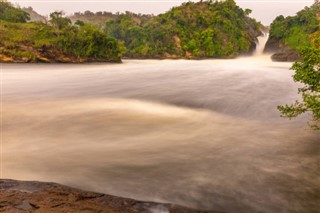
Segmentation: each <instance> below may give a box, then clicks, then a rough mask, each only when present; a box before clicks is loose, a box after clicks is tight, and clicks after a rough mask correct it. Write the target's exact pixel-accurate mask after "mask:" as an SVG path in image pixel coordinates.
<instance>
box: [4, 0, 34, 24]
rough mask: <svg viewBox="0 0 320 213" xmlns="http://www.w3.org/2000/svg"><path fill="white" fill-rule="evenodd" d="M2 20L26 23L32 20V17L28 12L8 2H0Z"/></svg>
mask: <svg viewBox="0 0 320 213" xmlns="http://www.w3.org/2000/svg"><path fill="white" fill-rule="evenodd" d="M0 20H5V21H9V22H16V23H19V22H20V23H25V22H27V21H28V20H30V16H29V14H28V13H27V12H25V11H23V10H21V9H19V8H15V7H13V5H12V4H11V3H9V2H7V1H6V0H0Z"/></svg>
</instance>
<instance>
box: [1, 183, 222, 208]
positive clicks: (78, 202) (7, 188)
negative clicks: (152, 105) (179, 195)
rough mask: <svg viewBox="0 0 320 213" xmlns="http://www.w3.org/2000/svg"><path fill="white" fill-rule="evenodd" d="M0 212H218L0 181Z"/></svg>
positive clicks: (70, 189) (53, 185)
mask: <svg viewBox="0 0 320 213" xmlns="http://www.w3.org/2000/svg"><path fill="white" fill-rule="evenodd" d="M0 212H45V213H50V212H55V213H56V212H69V213H70V212H106V213H137V212H141V213H218V212H216V211H205V210H193V209H189V208H185V207H181V206H177V205H172V204H162V203H154V202H142V201H136V200H133V199H127V198H120V197H115V196H111V195H105V194H101V193H94V192H87V191H82V190H79V189H75V188H71V187H67V186H63V185H60V184H56V183H44V182H36V181H16V180H8V179H2V180H0Z"/></svg>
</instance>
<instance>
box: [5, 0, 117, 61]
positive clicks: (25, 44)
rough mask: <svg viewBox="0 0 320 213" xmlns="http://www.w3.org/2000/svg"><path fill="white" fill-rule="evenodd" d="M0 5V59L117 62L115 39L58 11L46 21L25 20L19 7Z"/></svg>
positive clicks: (25, 17)
mask: <svg viewBox="0 0 320 213" xmlns="http://www.w3.org/2000/svg"><path fill="white" fill-rule="evenodd" d="M0 8H1V9H3V11H2V12H3V13H2V15H1V16H0V17H1V26H0V38H1V39H0V59H1V61H18V62H36V61H43V62H50V61H58V62H83V61H115V62H116V61H117V62H118V61H120V56H121V53H120V48H119V46H118V42H117V40H116V39H114V38H110V37H109V36H107V35H106V34H105V33H104V32H102V31H101V30H99V29H97V28H95V27H93V26H90V25H86V24H84V23H81V22H77V24H75V25H72V24H71V20H70V19H69V18H65V17H63V16H62V13H61V12H54V13H52V14H51V15H50V20H49V21H48V23H47V24H46V23H43V22H29V23H25V22H26V21H27V20H28V18H29V16H28V15H25V14H26V12H24V11H23V10H21V9H18V8H14V7H13V6H12V5H11V4H10V3H8V2H6V1H1V2H0ZM11 11H18V12H15V13H14V14H17V16H15V15H14V14H12V13H11ZM9 12H10V15H6V14H8V13H9ZM21 14H23V16H22V15H21Z"/></svg>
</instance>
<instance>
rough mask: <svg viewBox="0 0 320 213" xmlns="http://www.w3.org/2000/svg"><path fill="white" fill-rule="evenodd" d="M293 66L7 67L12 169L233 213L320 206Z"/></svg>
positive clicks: (22, 175)
mask: <svg viewBox="0 0 320 213" xmlns="http://www.w3.org/2000/svg"><path fill="white" fill-rule="evenodd" d="M289 67H290V64H287V63H271V62H269V61H268V60H267V59H264V58H261V59H260V60H251V59H248V58H247V59H237V60H204V61H184V60H178V61H170V60H165V61H152V60H145V61H125V62H124V64H120V65H110V64H108V65H101V64H97V65H92V64H91V65H4V71H3V100H4V102H3V123H4V126H3V127H4V128H3V142H4V143H3V149H4V155H3V160H4V165H3V166H4V177H5V178H15V179H25V180H26V179H27V180H44V181H55V182H59V183H63V184H68V185H71V186H76V187H79V188H82V189H88V190H93V191H99V192H105V193H109V194H114V195H119V196H124V197H131V198H135V199H141V200H152V201H161V202H170V203H177V204H181V205H184V206H189V207H195V208H204V209H215V210H220V211H224V212H240V213H241V212H299V213H300V212H308V213H311V212H319V209H320V208H319V207H320V206H319V203H320V202H319V201H320V197H319V194H320V178H319V177H320V170H319V169H320V168H319V167H320V166H319V162H320V155H319V154H320V142H319V141H320V135H319V134H318V133H315V132H312V131H310V130H307V129H305V128H304V127H305V118H301V119H296V120H293V121H288V120H284V119H281V118H279V113H278V112H277V110H276V106H277V105H279V104H284V103H290V102H292V100H294V99H297V98H298V97H299V96H298V95H297V94H296V88H297V85H296V84H294V83H292V79H291V75H292V71H289V70H288V68H289Z"/></svg>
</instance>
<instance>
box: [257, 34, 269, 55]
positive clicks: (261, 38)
mask: <svg viewBox="0 0 320 213" xmlns="http://www.w3.org/2000/svg"><path fill="white" fill-rule="evenodd" d="M268 37H269V33H263V35H262V36H259V37H258V42H257V47H256V50H255V53H254V55H256V56H259V55H263V50H264V47H265V45H266V43H267V41H268Z"/></svg>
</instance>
